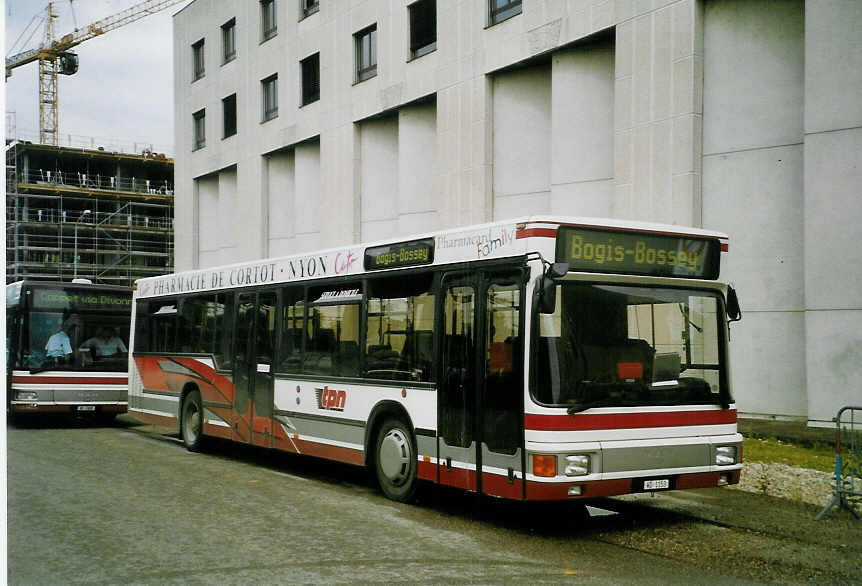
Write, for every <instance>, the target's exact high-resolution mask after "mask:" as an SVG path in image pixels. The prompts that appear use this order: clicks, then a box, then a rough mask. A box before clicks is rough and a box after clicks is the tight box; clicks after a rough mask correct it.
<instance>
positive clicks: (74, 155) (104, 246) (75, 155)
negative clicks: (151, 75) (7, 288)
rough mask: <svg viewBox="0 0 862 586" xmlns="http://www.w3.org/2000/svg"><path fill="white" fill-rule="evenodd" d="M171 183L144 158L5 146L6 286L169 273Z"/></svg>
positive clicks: (159, 163) (155, 162) (157, 162)
mask: <svg viewBox="0 0 862 586" xmlns="http://www.w3.org/2000/svg"><path fill="white" fill-rule="evenodd" d="M173 178H174V163H173V160H172V159H170V158H167V157H166V156H164V155H161V154H158V153H155V154H154V153H152V152H149V151H144V152H143V154H126V153H120V152H109V151H106V150H103V149H101V148H95V149H77V148H75V149H73V148H64V147H57V146H50V145H44V144H31V143H28V142H19V141H13V142H8V143H7V145H6V279H7V282H12V281H17V280H20V279H23V278H25V277H26V278H28V279H40V280H64V281H65V280H70V279H73V278H76V277H78V278H87V279H90V280H92V281H93V282H94V283H106V284H114V285H117V284H119V285H131V284H132V282H133V281H134V280H135V279H137V278H140V277H148V276H152V275H158V274H163V273H169V272H172V271H173V266H174V260H173V259H174V251H173V216H174V212H173V209H174V183H173Z"/></svg>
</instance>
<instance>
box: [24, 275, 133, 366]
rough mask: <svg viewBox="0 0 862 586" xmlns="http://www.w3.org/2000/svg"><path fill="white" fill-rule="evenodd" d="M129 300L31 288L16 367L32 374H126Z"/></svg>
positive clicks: (107, 294)
mask: <svg viewBox="0 0 862 586" xmlns="http://www.w3.org/2000/svg"><path fill="white" fill-rule="evenodd" d="M130 297H131V295H130V294H128V293H122V294H121V293H111V292H99V293H87V292H81V291H71V290H63V289H56V290H54V289H33V290H32V297H31V301H30V304H29V307H28V310H27V311H26V312H23V313H22V314H21V315H20V317H19V319H20V329H19V334H18V335H20V339H19V340H16V343H15V346H16V347H17V348H18V349H19V351H17V352H15V353H14V356H11V357H10V358H11V360H12V362H13V367H15V368H21V369H27V370H30V371H31V372H36V371H41V370H46V369H52V370H54V369H60V370H84V371H86V370H94V371H118V372H121V371H125V370H127V367H128V364H127V360H128V343H129V314H128V312H129V309H128V308H129V303H130Z"/></svg>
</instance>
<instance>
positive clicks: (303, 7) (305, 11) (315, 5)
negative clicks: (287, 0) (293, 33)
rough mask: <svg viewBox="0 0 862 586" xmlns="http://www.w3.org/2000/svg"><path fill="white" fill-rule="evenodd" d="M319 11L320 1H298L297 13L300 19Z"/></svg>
mask: <svg viewBox="0 0 862 586" xmlns="http://www.w3.org/2000/svg"><path fill="white" fill-rule="evenodd" d="M318 10H320V0H299V13H300V15H301V16H302V18H305V17H306V16H311V15H312V14H314V13H315V12H317V11H318Z"/></svg>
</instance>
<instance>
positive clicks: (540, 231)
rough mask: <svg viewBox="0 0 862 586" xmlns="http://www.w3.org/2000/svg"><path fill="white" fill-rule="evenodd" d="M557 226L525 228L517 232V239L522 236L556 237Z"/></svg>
mask: <svg viewBox="0 0 862 586" xmlns="http://www.w3.org/2000/svg"><path fill="white" fill-rule="evenodd" d="M556 237H557V229H556V228H524V229H523V230H518V231H517V232H515V239H520V238H556Z"/></svg>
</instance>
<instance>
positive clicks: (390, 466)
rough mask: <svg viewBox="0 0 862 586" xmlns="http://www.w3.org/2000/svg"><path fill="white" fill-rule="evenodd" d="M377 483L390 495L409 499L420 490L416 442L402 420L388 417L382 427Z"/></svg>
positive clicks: (377, 450)
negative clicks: (417, 485)
mask: <svg viewBox="0 0 862 586" xmlns="http://www.w3.org/2000/svg"><path fill="white" fill-rule="evenodd" d="M374 468H375V472H376V476H377V483H378V484H379V485H380V489H381V490H382V491H383V494H385V495H386V496H387V497H388V498H390V499H392V500H394V501H398V502H402V503H403V502H407V501H409V500H410V499H411V498H412V497H413V493H414V492H415V491H416V442H415V441H414V440H413V434H412V433H411V432H410V429H409V428H408V427H407V425H406V424H405V423H404V422H403V421H401V420H400V419H387V420H386V421H384V422H383V425H382V426H381V427H380V432H379V433H378V434H377V441H376V443H375V449H374Z"/></svg>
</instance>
